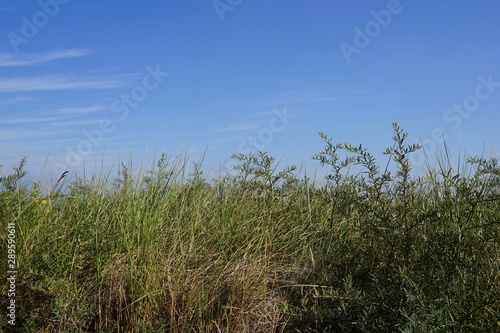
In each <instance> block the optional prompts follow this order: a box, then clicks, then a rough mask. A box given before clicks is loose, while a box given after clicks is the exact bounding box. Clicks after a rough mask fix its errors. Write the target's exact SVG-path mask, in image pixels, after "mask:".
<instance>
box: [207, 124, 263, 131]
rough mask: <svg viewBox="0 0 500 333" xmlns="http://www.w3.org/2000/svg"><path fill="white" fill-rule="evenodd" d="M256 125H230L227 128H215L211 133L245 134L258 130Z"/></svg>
mask: <svg viewBox="0 0 500 333" xmlns="http://www.w3.org/2000/svg"><path fill="white" fill-rule="evenodd" d="M258 128H259V126H258V124H255V123H250V124H239V125H231V126H227V127H221V128H215V129H214V130H213V131H214V132H216V133H218V132H247V131H252V130H256V129H258Z"/></svg>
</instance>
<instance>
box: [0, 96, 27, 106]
mask: <svg viewBox="0 0 500 333" xmlns="http://www.w3.org/2000/svg"><path fill="white" fill-rule="evenodd" d="M35 100H36V99H35V98H33V97H28V96H19V95H15V96H14V97H11V98H6V99H3V100H0V105H12V104H20V103H26V102H32V101H35Z"/></svg>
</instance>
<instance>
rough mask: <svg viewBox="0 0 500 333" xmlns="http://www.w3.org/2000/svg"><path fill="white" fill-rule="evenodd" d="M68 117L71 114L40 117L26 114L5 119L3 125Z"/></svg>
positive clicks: (42, 121)
mask: <svg viewBox="0 0 500 333" xmlns="http://www.w3.org/2000/svg"><path fill="white" fill-rule="evenodd" d="M68 118H69V116H55V117H40V116H39V115H36V116H26V117H18V118H10V119H3V120H2V125H19V124H22V125H27V124H35V123H47V122H55V121H60V120H66V119H68Z"/></svg>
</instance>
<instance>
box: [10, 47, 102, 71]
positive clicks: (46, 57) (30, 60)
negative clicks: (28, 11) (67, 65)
mask: <svg viewBox="0 0 500 333" xmlns="http://www.w3.org/2000/svg"><path fill="white" fill-rule="evenodd" d="M91 53H92V50H85V49H68V50H57V51H51V52H46V53H40V54H25V55H18V54H11V53H0V67H18V66H33V65H41V64H44V63H47V62H50V61H54V60H59V59H69V58H76V57H84V56H87V55H89V54H91Z"/></svg>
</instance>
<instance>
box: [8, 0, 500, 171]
mask: <svg viewBox="0 0 500 333" xmlns="http://www.w3.org/2000/svg"><path fill="white" fill-rule="evenodd" d="M499 14H500V2H498V1H493V0H485V1H481V2H473V1H451V0H446V1H445V0H437V1H430V0H422V1H410V0H406V1H403V0H402V1H395V0H390V1H368V0H364V1H349V2H347V1H331V0H317V1H262V0H261V1H245V0H216V1H213V0H207V1H151V2H139V1H116V0H110V1H95V0H87V1H76V0H58V1H57V0H41V1H40V2H37V1H33V2H31V1H30V2H28V1H21V2H20V1H13V0H0V17H1V20H0V145H1V148H0V152H1V153H0V158H1V160H0V164H2V165H3V167H2V169H1V170H0V174H5V173H10V169H11V167H12V166H13V165H15V164H17V163H18V161H19V160H20V158H21V157H23V156H27V157H28V169H29V170H31V171H34V172H39V171H40V170H42V169H43V168H45V169H50V170H53V172H54V173H57V172H60V170H61V168H66V167H68V168H69V169H70V170H75V171H76V170H79V169H81V168H82V167H83V166H84V165H89V164H95V163H96V162H97V163H98V164H100V163H101V162H103V161H105V162H106V163H107V162H110V163H116V161H118V159H121V160H127V159H128V158H129V156H130V155H131V154H132V155H133V156H134V159H137V160H145V161H150V160H151V158H152V156H153V154H154V152H155V150H156V152H157V155H158V154H159V153H161V152H163V151H166V152H168V153H173V154H174V155H175V153H176V152H178V151H179V150H180V149H181V150H182V149H184V150H185V151H187V152H188V153H189V152H192V153H193V155H194V156H199V155H200V154H203V153H204V152H205V151H206V153H205V160H204V164H205V166H208V167H213V168H218V167H219V166H220V165H221V164H223V163H225V162H227V161H228V160H229V157H230V156H231V154H233V153H238V152H243V153H245V152H248V150H249V149H250V148H251V147H252V146H253V147H254V148H256V149H260V150H265V151H268V152H269V153H270V154H271V155H273V156H276V157H277V158H282V159H283V161H284V162H283V163H286V164H291V163H295V164H300V163H302V162H307V161H310V158H311V156H312V155H313V154H315V153H317V152H318V151H319V150H321V149H322V148H323V142H322V140H321V139H320V138H319V136H318V132H319V131H324V132H326V133H328V134H329V135H330V136H331V137H332V138H333V140H334V141H335V142H346V141H347V142H351V143H353V144H359V143H362V144H363V145H364V146H366V147H367V148H369V150H370V151H372V152H373V153H375V154H379V153H380V156H381V153H382V152H383V151H384V150H385V148H386V147H387V146H391V145H392V140H391V136H392V130H391V123H392V122H398V123H399V125H400V126H401V127H403V128H404V129H405V130H406V131H408V132H409V133H410V137H409V140H410V142H422V143H424V146H425V147H426V149H427V153H428V155H429V156H430V157H432V156H433V151H434V150H435V148H434V145H435V144H438V145H440V144H441V143H440V141H441V139H440V138H441V136H442V135H444V136H445V138H446V142H447V144H448V145H449V146H450V148H451V150H452V152H454V153H457V152H458V151H462V150H466V151H468V152H469V153H471V154H481V153H482V152H484V154H485V155H492V154H496V153H497V151H498V143H499V142H500V134H499V131H498V124H499V123H500V112H499V111H500V109H499V106H500V66H499V64H500V63H499V59H500V27H499V25H498V16H499ZM167 73H168V74H167ZM307 163H309V162H307ZM381 163H382V162H381ZM56 177H57V176H56Z"/></svg>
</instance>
